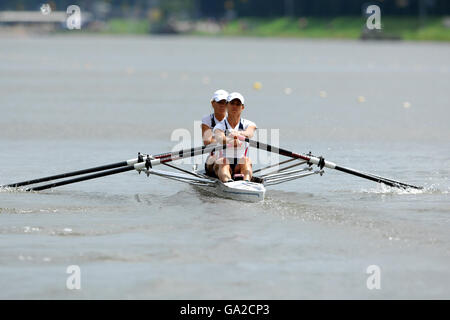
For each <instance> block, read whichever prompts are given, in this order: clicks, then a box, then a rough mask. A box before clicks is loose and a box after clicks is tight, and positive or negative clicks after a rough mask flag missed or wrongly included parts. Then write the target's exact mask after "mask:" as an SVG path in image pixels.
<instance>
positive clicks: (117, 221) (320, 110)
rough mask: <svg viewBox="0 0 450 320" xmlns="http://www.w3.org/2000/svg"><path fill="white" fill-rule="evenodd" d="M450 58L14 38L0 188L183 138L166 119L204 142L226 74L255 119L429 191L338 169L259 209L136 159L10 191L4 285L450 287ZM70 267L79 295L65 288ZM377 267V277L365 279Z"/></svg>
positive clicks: (386, 48)
mask: <svg viewBox="0 0 450 320" xmlns="http://www.w3.org/2000/svg"><path fill="white" fill-rule="evenodd" d="M449 53H450V47H449V45H448V44H435V43H408V42H376V43H371V42H353V41H328V40H323V41H322V40H321V41H310V40H290V39H233V38H228V39H212V38H191V37H186V38H184V37H181V38H180V37H99V36H50V37H36V38H26V37H25V38H11V37H4V38H2V41H1V45H0V111H1V117H0V132H1V133H0V152H1V157H0V184H4V183H11V182H17V181H21V180H25V179H30V178H36V177H40V176H45V175H49V174H56V173H61V172H65V171H70V170H75V169H80V168H86V167H91V166H95V165H100V164H106V163H111V162H117V161H120V160H126V159H130V158H133V157H135V155H136V152H138V151H141V152H148V153H160V152H165V151H168V150H171V149H172V148H173V147H174V146H175V145H176V144H177V143H178V141H175V140H176V139H177V136H176V132H175V135H174V136H172V133H173V131H174V130H175V129H180V128H181V129H184V130H185V131H184V132H189V133H191V134H192V137H193V136H194V128H195V125H194V121H195V120H198V119H200V118H201V116H202V115H203V114H205V113H207V112H209V110H210V109H209V98H210V95H211V94H212V92H213V91H214V90H216V89H217V88H225V89H229V90H230V91H231V90H237V91H240V92H241V93H243V95H244V96H245V98H246V101H247V105H246V109H245V111H244V112H245V116H246V117H248V118H249V119H251V120H253V121H255V122H256V123H257V124H258V127H259V128H260V129H261V130H260V132H263V131H264V129H280V130H279V132H278V133H279V140H280V144H281V146H282V147H284V148H286V149H292V150H295V151H298V152H308V151H310V150H311V151H312V152H313V153H314V154H316V155H323V156H324V157H325V158H326V159H327V160H331V161H333V162H335V163H337V164H339V165H342V166H349V167H352V168H355V169H361V170H363V171H367V172H374V173H376V174H380V175H382V176H389V177H393V178H397V179H399V180H401V181H405V182H408V183H412V184H418V185H423V186H425V189H424V191H420V192H404V191H398V190H393V189H390V188H387V187H382V186H378V185H376V184H374V183H372V182H370V181H365V180H362V179H360V178H357V177H352V176H349V175H346V174H343V173H340V172H334V171H332V170H327V171H326V173H325V174H324V176H322V177H319V176H313V177H308V178H305V179H304V180H298V181H297V182H290V183H286V184H282V185H277V186H274V187H273V188H270V189H269V190H268V192H267V199H266V200H265V201H264V202H262V203H256V204H250V203H242V202H236V201H232V200H226V199H216V198H212V197H209V196H207V195H204V194H201V193H198V192H197V191H195V190H194V189H192V188H191V187H189V186H186V185H183V184H179V183H176V182H173V181H167V180H164V179H162V178H158V177H153V176H152V177H150V178H147V177H146V176H145V175H138V174H137V173H135V172H127V173H122V174H119V175H116V176H110V177H105V178H102V179H97V180H91V181H89V182H82V183H78V184H73V185H68V186H64V187H61V188H57V189H54V190H50V191H44V192H40V193H25V192H20V191H11V190H1V191H0V287H2V288H6V289H3V290H1V291H0V298H3V299H5V298H6V299H9V298H25V299H35V298H48V299H54V298H61V299H75V298H89V299H97V298H107V299H108V298H150V299H162V298H169V299H179V298H193V299H203V298H212V299H216V298H217V299H219V298H223V299H230V298H236V299H263V298H264V299H282V298H286V299H301V298H331V299H334V298H368V299H380V298H388V299H399V298H401V299H403V298H407V299H411V298H426V299H432V298H445V299H448V298H450V289H449V288H450V280H449V279H450V277H449V275H450V271H449V263H450V234H449V232H448V230H449V219H450V206H449V190H450V183H449V176H450V174H449V173H450V170H449V169H448V168H449V167H450V166H449V164H450V150H449V148H448V143H449V138H450V129H449V128H448V120H449V115H450V113H449V111H448V98H449V95H448V88H449V85H450V77H449V73H450V61H449V58H448V57H449V56H450V55H449ZM256 81H260V82H261V83H262V89H261V90H254V89H253V88H252V86H253V83H254V82H256ZM286 88H290V90H286ZM286 92H287V93H290V94H287V93H286ZM178 132H183V131H178ZM268 136H269V137H270V132H268ZM262 137H263V136H262V135H261V138H262ZM171 138H173V140H174V141H171ZM193 139H194V138H193ZM194 142H195V145H199V144H200V140H199V138H198V137H195V141H194ZM269 142H270V139H269ZM252 156H253V158H255V159H256V158H257V156H258V154H257V153H255V152H254V151H253V153H252ZM186 167H188V166H187V165H186ZM69 265H78V266H79V267H80V268H81V287H82V288H81V290H68V289H67V288H66V279H67V277H68V276H69V275H68V274H67V273H66V269H67V267H68V266H69ZM369 265H377V266H379V267H380V269H381V289H380V290H368V289H367V286H366V281H367V278H368V277H369V274H367V273H366V269H367V267H368V266H369Z"/></svg>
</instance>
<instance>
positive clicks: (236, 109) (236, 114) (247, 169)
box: [213, 92, 256, 182]
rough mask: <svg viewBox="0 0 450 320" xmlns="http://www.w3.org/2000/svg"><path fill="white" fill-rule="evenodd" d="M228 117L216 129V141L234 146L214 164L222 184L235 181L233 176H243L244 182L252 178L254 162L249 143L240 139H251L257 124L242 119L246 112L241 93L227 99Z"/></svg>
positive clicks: (224, 152) (233, 93)
mask: <svg viewBox="0 0 450 320" xmlns="http://www.w3.org/2000/svg"><path fill="white" fill-rule="evenodd" d="M227 102H228V103H227V112H228V116H227V118H226V119H225V121H223V122H222V123H219V124H217V125H216V126H215V127H214V129H213V132H214V135H215V137H216V140H217V141H218V142H221V143H224V144H225V143H226V144H232V145H233V146H234V148H227V149H225V150H224V151H223V152H221V153H220V158H219V159H217V160H216V162H215V164H214V172H215V174H216V175H217V177H219V179H220V181H222V182H231V181H233V179H232V177H233V175H237V174H241V175H243V178H244V180H246V181H250V180H251V178H252V162H251V160H250V158H249V157H248V143H247V142H242V141H240V140H239V139H238V138H239V136H244V137H246V138H249V139H251V138H252V137H253V134H254V133H255V130H256V124H255V123H253V122H252V121H250V120H247V119H243V118H241V114H242V111H243V110H244V97H243V96H242V95H241V94H240V93H239V92H232V93H230V95H229V96H228V97H227Z"/></svg>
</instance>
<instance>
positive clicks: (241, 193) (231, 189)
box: [196, 180, 266, 202]
mask: <svg viewBox="0 0 450 320" xmlns="http://www.w3.org/2000/svg"><path fill="white" fill-rule="evenodd" d="M196 188H198V189H201V190H204V191H206V192H208V193H211V194H214V195H216V196H218V197H220V198H228V199H233V200H238V201H246V202H259V201H263V200H264V196H265V194H266V188H265V187H264V185H262V184H261V183H255V182H248V181H242V180H239V181H233V182H227V183H222V182H221V181H219V180H217V181H216V183H215V184H214V185H212V186H196Z"/></svg>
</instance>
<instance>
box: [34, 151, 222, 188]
mask: <svg viewBox="0 0 450 320" xmlns="http://www.w3.org/2000/svg"><path fill="white" fill-rule="evenodd" d="M227 147H228V146H227V145H213V146H211V145H210V146H203V147H198V148H191V149H185V150H180V151H176V152H169V153H164V154H161V155H157V156H153V157H152V156H147V158H146V159H145V161H144V159H142V160H143V161H140V160H139V161H137V162H136V163H134V164H131V165H126V166H124V167H120V168H116V169H112V170H108V171H102V172H98V173H94V174H91V175H87V176H82V177H78V178H74V179H68V180H63V181H59V182H54V183H49V184H46V185H42V186H38V187H33V188H28V189H26V190H25V191H41V190H46V189H50V188H54V187H59V186H64V185H67V184H71V183H76V182H81V181H86V180H91V179H96V178H100V177H105V176H109V175H113V174H117V173H121V172H126V171H131V170H135V169H136V170H138V171H140V170H143V169H144V168H147V169H149V168H151V167H152V166H155V165H158V164H166V163H167V162H172V161H175V160H181V159H184V158H190V157H194V156H198V155H201V154H205V153H210V152H212V151H218V150H222V149H225V148H227ZM162 155H164V157H162ZM156 157H157V158H156Z"/></svg>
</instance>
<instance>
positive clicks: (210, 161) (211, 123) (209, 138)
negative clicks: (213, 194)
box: [202, 89, 228, 176]
mask: <svg viewBox="0 0 450 320" xmlns="http://www.w3.org/2000/svg"><path fill="white" fill-rule="evenodd" d="M227 98H228V92H227V91H225V90H222V89H219V90H217V91H215V92H214V94H213V96H212V98H211V106H212V108H213V110H214V112H213V113H211V114H207V115H205V116H203V118H202V139H203V145H205V146H207V145H209V144H211V143H215V142H216V139H215V137H214V135H213V132H212V129H213V128H214V127H215V126H216V125H217V124H219V123H222V122H223V121H224V119H225V117H226V116H227ZM216 160H217V156H215V155H214V151H213V152H211V154H210V155H208V157H207V158H206V162H205V172H206V174H207V175H210V176H214V175H215V173H214V168H213V166H214V162H215V161H216Z"/></svg>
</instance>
